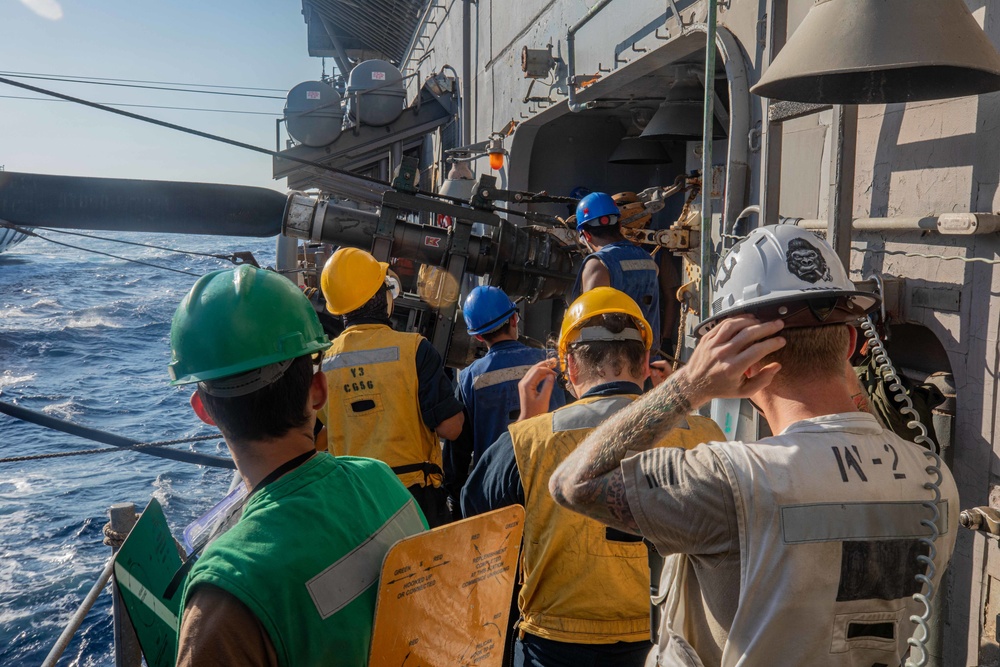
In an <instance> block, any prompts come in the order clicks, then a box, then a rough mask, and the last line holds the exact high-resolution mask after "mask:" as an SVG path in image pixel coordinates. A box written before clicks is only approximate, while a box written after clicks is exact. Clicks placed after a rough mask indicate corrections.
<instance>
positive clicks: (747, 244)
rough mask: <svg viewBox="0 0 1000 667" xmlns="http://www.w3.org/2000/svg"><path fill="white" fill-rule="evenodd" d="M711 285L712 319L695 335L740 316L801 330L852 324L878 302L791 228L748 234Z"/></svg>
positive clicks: (807, 235)
mask: <svg viewBox="0 0 1000 667" xmlns="http://www.w3.org/2000/svg"><path fill="white" fill-rule="evenodd" d="M713 282H714V284H715V292H714V294H715V299H714V300H713V301H712V315H711V317H709V318H708V319H706V320H703V321H702V322H701V323H699V324H698V328H697V333H698V335H699V336H701V335H704V334H705V333H706V332H708V331H709V330H710V329H711V328H712V327H714V326H715V325H716V324H718V323H719V322H720V321H722V320H724V319H725V318H727V317H732V316H734V315H739V314H741V313H752V314H754V315H756V316H757V317H758V318H759V319H760V320H762V321H770V320H776V319H781V320H784V321H785V327H786V328H789V327H805V326H820V325H823V324H836V323H840V322H851V321H854V320H857V319H858V318H860V317H863V316H864V315H865V314H866V313H869V312H871V311H872V310H873V309H874V308H875V307H876V306H878V304H879V297H878V296H877V295H875V294H872V293H871V292H863V291H859V290H858V289H857V287H855V286H854V283H853V282H851V279H850V278H849V277H848V276H847V271H846V270H845V269H844V266H843V264H841V263H840V259H839V258H838V257H837V255H836V253H834V252H833V248H831V247H830V244H829V243H827V242H826V241H825V240H823V239H821V238H820V237H818V236H816V235H815V234H813V233H812V232H810V231H807V230H805V229H801V228H799V227H796V226H794V225H767V226H764V227H758V228H757V229H755V230H753V231H752V232H750V233H749V234H748V235H747V236H746V237H745V238H743V239H741V240H740V241H738V242H737V243H736V245H734V246H733V247H732V248H731V249H730V250H729V252H728V253H726V254H725V255H724V256H723V257H722V258H721V259H720V260H719V267H718V270H717V271H716V273H715V276H714V281H713Z"/></svg>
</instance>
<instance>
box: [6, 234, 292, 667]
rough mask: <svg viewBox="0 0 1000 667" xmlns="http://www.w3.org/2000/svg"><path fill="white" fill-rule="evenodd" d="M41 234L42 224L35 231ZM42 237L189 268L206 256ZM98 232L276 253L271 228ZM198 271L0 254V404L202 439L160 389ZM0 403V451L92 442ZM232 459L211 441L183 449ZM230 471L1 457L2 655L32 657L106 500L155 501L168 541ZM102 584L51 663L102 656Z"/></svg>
mask: <svg viewBox="0 0 1000 667" xmlns="http://www.w3.org/2000/svg"><path fill="white" fill-rule="evenodd" d="M43 233H46V232H43ZM46 234H47V235H48V236H50V237H51V238H54V239H58V240H60V241H64V242H67V243H72V244H74V245H80V246H86V247H88V248H91V249H94V250H99V251H102V252H110V253H114V254H118V255H123V256H125V257H129V258H134V259H139V260H142V261H147V262H152V263H157V264H163V265H166V266H170V267H172V268H177V269H183V270H185V271H190V272H193V273H196V274H199V275H201V274H204V273H208V272H209V271H213V270H216V269H220V268H228V267H230V266H232V265H231V264H229V263H228V262H226V261H223V260H218V259H214V258H208V257H198V256H193V255H186V254H176V253H171V252H167V251H164V250H155V249H150V248H139V247H134V246H125V245H121V244H117V243H112V242H110V241H98V240H92V239H85V238H79V237H71V236H66V235H62V234H56V233H51V232H48V233H46ZM98 234H100V235H102V236H113V237H114V238H118V239H124V240H130V241H138V242H143V243H151V244H155V245H161V246H165V247H169V248H178V249H184V250H191V251H196V252H211V253H229V252H233V251H236V250H250V251H252V252H253V253H254V255H255V256H256V257H257V260H258V262H260V264H261V265H262V266H266V265H272V264H273V262H274V240H273V239H245V238H228V237H215V236H179V235H169V234H155V235H154V234H137V233H129V234H114V233H98ZM195 280H196V278H195V277H194V276H188V275H181V274H178V273H173V272H168V271H164V270H160V269H155V268H151V267H148V266H141V265H138V264H134V263H130V262H125V261H122V260H118V259H112V258H109V257H104V256H101V255H97V254H93V253H90V252H85V251H82V250H76V249H71V248H65V247H61V246H57V245H54V244H51V243H47V242H45V241H42V240H40V239H35V238H32V239H29V240H27V241H25V242H24V243H22V244H21V245H19V246H17V247H16V248H14V249H13V250H11V251H9V252H6V253H2V254H0V400H2V401H6V402H13V403H16V404H18V405H20V406H23V407H25V408H28V409H31V410H36V411H41V412H44V413H46V414H49V415H52V416H54V417H58V418H60V419H65V420H68V421H71V422H73V423H76V424H82V425H86V426H89V427H92V428H97V429H100V430H103V431H109V432H112V433H116V434H119V435H122V436H126V437H129V438H133V439H135V440H139V441H143V442H145V441H151V440H164V439H173V438H182V437H187V436H193V435H203V434H211V433H212V432H213V431H214V429H211V428H209V427H207V426H205V425H204V424H202V423H201V422H200V421H199V420H198V418H197V417H196V416H195V415H194V413H193V412H192V411H191V408H190V406H189V405H188V397H189V395H190V390H185V389H183V388H173V387H170V386H169V384H168V377H167V371H166V367H167V362H168V361H169V359H170V350H169V333H170V319H171V317H172V315H173V312H174V309H175V308H176V307H177V304H178V303H179V302H180V299H181V298H182V297H183V295H184V294H185V292H186V291H187V290H188V289H189V288H190V286H191V285H192V284H193V283H194V281H195ZM102 446H103V445H98V444H96V443H93V442H91V441H88V440H83V439H81V438H77V437H75V436H70V435H65V434H63V433H59V432H56V431H52V430H49V429H45V428H42V427H40V426H35V425H33V424H28V423H24V422H21V421H18V420H15V419H12V418H10V417H8V416H6V415H3V414H0V457H2V458H6V457H12V456H25V455H34V454H44V453H52V452H65V451H73V450H82V449H93V448H97V447H102ZM175 448H187V449H189V450H191V451H199V452H204V453H208V454H214V455H219V456H228V451H227V450H226V447H225V443H223V442H222V440H221V438H220V439H219V440H218V441H216V440H209V441H205V442H198V443H193V444H185V445H177V446H175ZM230 477H231V471H227V470H221V469H217V468H205V467H202V466H197V465H192V464H188V463H179V462H175V461H167V460H164V459H160V458H155V457H152V456H148V455H145V454H141V453H136V452H114V453H111V454H100V455H90V456H77V457H67V458H60V459H49V460H36V461H28V462H19V463H0V665H38V664H40V663H41V662H42V660H44V658H45V656H46V655H47V654H48V652H49V650H50V649H51V648H52V646H53V645H54V643H55V641H56V639H57V637H58V636H59V634H60V632H61V631H62V629H63V627H64V626H65V625H66V622H67V621H68V620H69V618H70V616H72V614H73V613H74V612H75V611H76V609H77V607H78V606H79V604H80V602H82V600H83V598H84V596H85V595H86V594H87V591H89V590H90V588H91V586H93V584H94V582H95V581H96V580H97V578H98V575H99V574H100V573H101V570H102V569H103V566H104V564H105V562H106V560H107V558H108V557H109V556H110V553H111V550H110V547H107V546H105V545H104V544H103V543H102V534H101V528H102V527H103V525H104V524H105V523H107V510H108V508H109V507H110V506H111V505H112V504H114V503H118V502H132V503H135V505H136V509H137V510H138V511H141V510H142V508H143V507H145V505H146V503H147V502H148V501H149V499H150V498H151V497H154V496H155V497H156V498H157V500H159V501H160V503H161V504H162V505H163V508H164V511H165V513H166V515H167V519H168V522H169V523H170V526H171V529H172V530H173V532H174V535H175V536H180V533H181V530H182V529H183V527H184V526H185V525H187V524H188V523H189V522H190V521H192V520H193V519H194V518H196V517H197V516H199V515H200V514H202V513H203V512H205V511H206V510H207V509H208V508H209V507H210V506H211V505H212V504H214V503H215V502H216V501H217V500H219V499H221V497H222V496H223V495H225V492H226V489H227V487H228V484H229V481H230ZM109 592H110V587H106V588H105V591H104V593H103V594H102V595H101V597H100V599H99V600H98V602H97V603H96V604H95V606H94V608H93V609H92V610H91V612H90V614H89V615H88V616H87V618H86V620H85V621H84V623H83V625H82V627H81V628H80V630H79V631H78V632H77V634H76V636H75V637H74V639H73V641H72V643H71V644H70V646H69V648H68V649H67V650H66V652H65V653H64V654H63V658H62V659H61V660H60V662H59V664H60V665H77V666H87V665H106V664H109V663H110V662H111V660H112V655H113V646H112V643H113V642H112V619H111V597H110V593H109Z"/></svg>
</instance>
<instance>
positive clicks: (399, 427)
mask: <svg viewBox="0 0 1000 667" xmlns="http://www.w3.org/2000/svg"><path fill="white" fill-rule="evenodd" d="M421 340H423V338H422V336H420V335H419V334H413V333H401V332H399V331H394V330H393V329H391V328H390V327H388V326H386V325H384V324H359V325H356V326H352V327H348V328H347V329H346V330H344V332H343V333H342V334H341V335H339V336H337V338H336V339H334V341H333V345H332V346H331V347H330V349H329V350H327V353H326V355H325V357H324V359H323V371H324V372H325V373H326V382H327V387H328V389H329V398H328V399H327V405H326V414H325V415H323V414H321V415H320V418H321V419H323V418H324V417H325V421H324V423H325V424H326V426H327V439H328V443H329V450H330V453H331V454H334V455H336V456H344V455H347V456H366V457H369V458H373V459H378V460H379V461H384V462H385V463H387V464H389V467H390V468H393V470H394V471H395V472H396V474H397V475H399V479H400V481H401V482H402V483H403V485H404V486H407V487H409V486H413V485H415V484H417V485H421V486H424V485H426V484H427V483H430V484H432V485H433V486H440V484H441V474H440V469H441V445H440V443H439V441H438V438H437V435H435V434H434V432H433V431H431V429H429V428H428V427H427V425H426V424H424V420H423V418H422V417H421V412H420V398H419V382H418V379H417V364H416V358H417V347H418V346H419V345H420V341H421ZM421 464H427V465H426V468H427V469H428V470H433V471H434V472H432V473H431V474H427V475H425V473H424V472H423V471H422V470H417V471H411V472H403V471H402V470H400V469H401V468H402V469H403V470H405V469H406V468H405V467H406V466H410V467H411V468H412V467H416V466H418V465H421Z"/></svg>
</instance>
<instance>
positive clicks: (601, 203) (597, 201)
mask: <svg viewBox="0 0 1000 667" xmlns="http://www.w3.org/2000/svg"><path fill="white" fill-rule="evenodd" d="M619 215H621V213H619V211H618V206H616V205H615V200H614V199H612V198H611V195H608V194H605V193H603V192H592V193H590V194H589V195H587V196H586V197H584V198H583V199H581V200H580V203H579V204H577V205H576V230H577V231H580V230H581V229H583V228H584V226H590V227H596V226H598V225H614V224H616V223H617V222H618V216H619ZM612 216H614V217H612Z"/></svg>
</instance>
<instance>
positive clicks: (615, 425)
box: [549, 371, 693, 530]
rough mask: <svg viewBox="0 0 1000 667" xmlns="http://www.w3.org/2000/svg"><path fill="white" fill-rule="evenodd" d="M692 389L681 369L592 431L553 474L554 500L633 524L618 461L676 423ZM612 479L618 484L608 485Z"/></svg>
mask: <svg viewBox="0 0 1000 667" xmlns="http://www.w3.org/2000/svg"><path fill="white" fill-rule="evenodd" d="M692 392H693V388H692V386H691V383H690V382H689V381H688V380H687V378H686V376H685V374H684V372H683V371H680V372H678V373H677V374H675V375H674V376H672V377H671V378H670V379H668V380H667V381H666V382H664V383H663V384H661V385H660V386H659V387H657V388H656V389H654V390H653V391H651V392H649V393H648V394H646V395H645V396H643V397H642V398H641V399H639V400H638V401H636V402H635V403H633V404H632V405H630V406H629V407H627V408H625V409H624V410H621V411H620V412H618V413H617V414H615V415H613V416H612V417H611V418H610V419H608V420H607V421H605V422H604V423H603V424H601V425H600V426H598V427H597V428H596V429H594V431H593V432H592V433H591V434H590V435H589V436H587V438H586V440H584V441H583V442H582V443H581V444H580V446H579V447H577V448H576V450H575V451H574V452H573V453H572V454H570V456H569V457H567V459H566V460H565V461H563V463H562V465H560V466H559V468H558V469H557V470H556V472H555V474H554V475H553V476H552V479H551V480H550V484H549V488H550V489H551V491H552V494H553V497H554V498H555V499H556V502H558V503H559V504H561V505H565V506H567V507H570V508H572V509H574V510H576V511H578V512H582V513H584V514H587V515H588V516H593V517H594V518H599V519H601V520H602V521H603V520H604V517H605V516H610V517H611V518H614V519H615V521H614V523H613V525H618V524H619V522H624V523H628V524H630V525H632V526H634V524H635V521H634V519H633V518H632V513H631V511H630V510H629V508H628V502H627V501H626V499H625V485H624V480H623V479H622V477H621V472H620V469H619V464H620V463H621V461H622V459H623V458H625V455H626V454H627V453H628V452H629V451H644V450H647V449H649V448H651V447H652V446H653V445H654V444H656V443H657V442H658V441H659V440H661V439H662V437H663V434H664V433H666V432H667V431H669V430H670V429H671V428H673V427H674V426H676V425H677V423H679V422H680V421H681V419H683V417H684V415H686V414H687V413H688V412H690V411H691V400H690V396H691V395H692ZM612 473H614V474H612ZM611 479H614V480H616V481H615V482H614V484H617V485H619V486H614V487H613V488H612V487H611V486H610V485H611V484H612V482H611ZM598 512H600V513H602V516H597V514H596V513H598ZM616 513H617V514H616ZM608 523H611V522H608ZM625 529H626V530H635V528H630V527H627V526H625Z"/></svg>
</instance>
